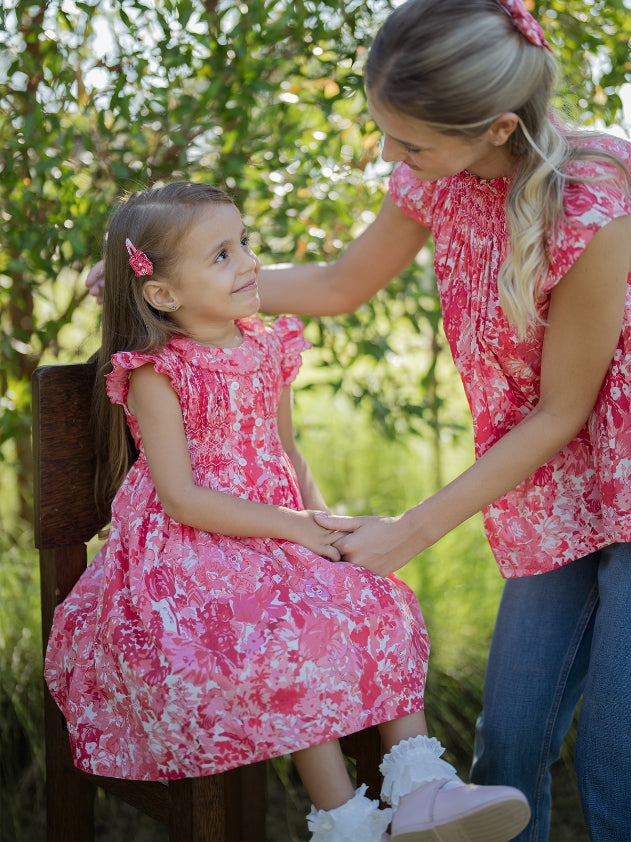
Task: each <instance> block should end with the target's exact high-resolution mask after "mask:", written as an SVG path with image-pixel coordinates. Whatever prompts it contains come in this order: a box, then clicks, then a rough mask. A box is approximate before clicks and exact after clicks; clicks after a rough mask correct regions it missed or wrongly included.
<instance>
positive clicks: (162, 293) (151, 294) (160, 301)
mask: <svg viewBox="0 0 631 842" xmlns="http://www.w3.org/2000/svg"><path fill="white" fill-rule="evenodd" d="M142 295H143V298H144V299H145V301H146V302H147V304H150V305H151V306H152V307H153V308H154V309H155V310H169V311H173V310H177V308H178V307H179V304H178V301H177V299H176V298H175V296H174V295H173V293H172V292H171V290H170V289H169V287H168V286H166V285H165V284H163V283H161V282H160V281H151V280H149V281H145V283H144V284H143V287H142Z"/></svg>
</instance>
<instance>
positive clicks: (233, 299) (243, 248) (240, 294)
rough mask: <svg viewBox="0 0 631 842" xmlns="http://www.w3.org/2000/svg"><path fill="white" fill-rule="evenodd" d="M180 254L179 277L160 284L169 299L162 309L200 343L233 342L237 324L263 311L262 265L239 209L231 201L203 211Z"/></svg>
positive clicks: (214, 205) (213, 205)
mask: <svg viewBox="0 0 631 842" xmlns="http://www.w3.org/2000/svg"><path fill="white" fill-rule="evenodd" d="M178 251H179V262H178V267H177V276H176V277H174V278H172V279H171V280H170V282H166V283H163V284H162V285H161V286H162V288H163V289H164V290H166V294H167V295H168V296H169V298H168V301H167V300H165V301H164V306H163V307H162V308H161V309H164V310H166V311H167V312H169V314H170V316H171V318H172V319H173V321H174V322H175V323H176V324H177V325H178V327H179V328H181V330H182V331H183V332H184V333H185V334H186V335H187V336H189V337H191V338H193V339H195V340H196V341H198V342H201V343H208V344H221V343H222V342H225V341H229V342H230V341H233V340H234V337H235V330H234V320H235V319H242V318H246V317H247V316H252V315H254V314H255V313H256V312H257V311H258V309H259V307H260V299H259V292H258V286H257V278H258V273H259V269H260V263H259V260H258V258H257V257H256V255H255V254H254V253H253V252H252V250H251V249H250V246H249V245H248V236H247V232H246V230H245V228H244V227H243V223H242V221H241V216H240V214H239V211H238V210H237V209H236V208H235V207H234V205H231V204H228V203H217V204H209V205H208V206H207V207H203V208H202V209H200V210H199V212H198V213H197V214H196V216H195V218H194V222H193V225H192V226H191V229H190V231H189V232H188V234H187V235H186V236H185V237H184V238H183V239H182V240H181V242H180V243H179V245H178ZM176 308H177V309H176Z"/></svg>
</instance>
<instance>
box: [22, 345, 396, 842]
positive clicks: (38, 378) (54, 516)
mask: <svg viewBox="0 0 631 842" xmlns="http://www.w3.org/2000/svg"><path fill="white" fill-rule="evenodd" d="M95 371H96V365H95V363H94V362H92V361H90V362H86V363H74V364H70V365H53V366H41V367H40V368H38V369H36V371H35V372H34V374H33V381H32V385H33V452H34V507H35V544H36V546H37V548H38V549H39V558H40V575H41V599H42V635H43V643H44V650H45V648H46V643H47V641H48V637H49V634H50V629H51V625H52V619H53V612H54V610H55V607H56V606H57V605H58V604H59V603H60V602H61V601H62V600H63V599H64V598H65V596H66V595H67V594H68V593H69V591H70V590H71V589H72V587H73V585H74V583H75V582H76V581H77V579H78V578H79V577H80V576H81V573H82V572H83V571H84V570H85V568H86V564H87V547H86V545H87V542H88V541H89V540H90V539H91V538H92V537H93V536H94V535H96V534H97V533H98V532H99V531H100V530H101V529H102V528H103V526H105V524H104V523H103V521H102V519H99V517H98V515H97V512H96V507H95V504H94V495H93V479H94V467H95V465H94V452H93V442H92V437H91V434H90V425H89V415H90V400H91V394H92V384H93V382H94V377H95ZM45 694H46V696H45V742H46V809H47V838H48V839H49V840H58V841H59V842H86V840H93V839H94V794H95V789H96V787H97V786H99V787H102V788H103V789H104V790H106V791H107V792H109V793H112V794H113V795H115V796H117V797H119V798H121V799H122V800H124V801H126V802H127V803H129V804H131V805H132V806H134V807H136V808H137V809H139V810H141V811H142V812H144V813H146V814H148V815H150V816H152V817H153V818H154V819H157V820H158V821H159V822H161V823H162V824H164V825H166V826H167V827H168V829H169V838H170V839H171V840H172V842H215V841H216V840H217V841H219V840H236V842H241V841H243V842H259V840H265V838H266V836H265V813H266V795H265V764H264V763H255V764H252V765H251V766H244V767H241V768H239V769H234V770H231V771H229V772H224V773H223V774H219V775H208V776H205V777H201V778H186V779H182V780H177V781H171V782H169V783H168V784H167V783H160V782H154V781H128V780H119V779H116V778H105V777H98V776H94V775H88V774H86V773H84V772H81V771H79V770H78V769H76V767H75V766H74V764H73V762H72V756H71V752H70V743H69V740H68V733H67V730H66V723H65V720H64V718H63V716H62V714H61V712H60V710H59V709H58V707H57V705H56V704H55V702H54V701H53V699H52V697H51V695H50V693H49V692H48V688H46V689H45ZM342 748H343V750H344V751H345V753H346V754H348V755H349V756H350V757H354V758H355V760H356V764H357V779H358V782H364V783H367V784H368V785H369V793H370V794H371V796H372V797H378V796H379V787H380V778H379V771H378V766H379V762H380V760H381V744H380V740H379V735H378V732H377V729H376V728H371V729H367V730H366V731H363V732H361V733H359V734H353V735H351V736H349V737H345V738H344V739H343V740H342Z"/></svg>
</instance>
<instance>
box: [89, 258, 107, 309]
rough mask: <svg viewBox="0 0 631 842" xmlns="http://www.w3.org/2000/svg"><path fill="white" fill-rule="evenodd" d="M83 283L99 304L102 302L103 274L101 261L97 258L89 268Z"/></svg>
mask: <svg viewBox="0 0 631 842" xmlns="http://www.w3.org/2000/svg"><path fill="white" fill-rule="evenodd" d="M85 285H86V286H87V288H88V289H89V290H90V295H93V296H94V297H95V298H96V300H97V301H98V302H99V304H102V303H103V287H104V285H105V276H104V275H103V261H102V260H99V262H98V263H95V264H94V266H93V267H92V268H91V269H90V271H89V273H88V277H87V278H86V279H85Z"/></svg>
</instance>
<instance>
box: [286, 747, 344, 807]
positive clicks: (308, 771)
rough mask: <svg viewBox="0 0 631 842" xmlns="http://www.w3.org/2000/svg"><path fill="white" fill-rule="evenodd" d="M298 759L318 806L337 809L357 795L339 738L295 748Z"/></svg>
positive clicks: (314, 803)
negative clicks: (298, 749)
mask: <svg viewBox="0 0 631 842" xmlns="http://www.w3.org/2000/svg"><path fill="white" fill-rule="evenodd" d="M293 758H294V763H295V764H296V769H297V770H298V774H299V775H300V778H301V780H302V782H303V784H304V787H305V789H306V790H307V792H308V793H309V798H310V799H311V801H312V803H313V806H314V807H315V808H316V810H333V809H334V808H335V807H340V806H341V805H342V804H345V803H346V802H347V801H349V800H350V799H351V798H352V797H353V795H354V792H355V790H354V788H353V784H352V783H351V779H350V778H349V776H348V772H347V771H346V765H345V763H344V755H343V754H342V750H341V748H340V744H339V742H338V741H337V740H330V741H329V742H327V743H322V744H321V745H318V746H311V747H310V748H305V749H302V750H301V751H295V752H294V753H293Z"/></svg>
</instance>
